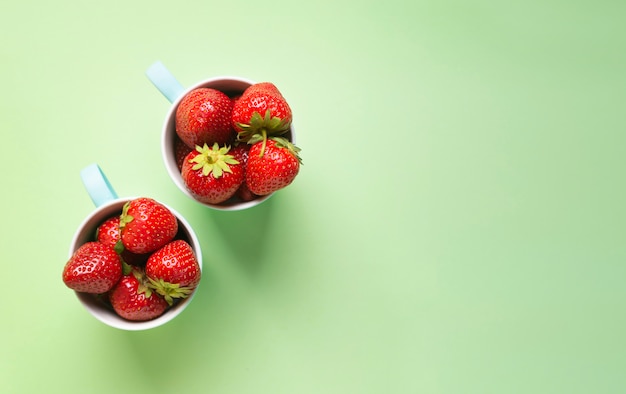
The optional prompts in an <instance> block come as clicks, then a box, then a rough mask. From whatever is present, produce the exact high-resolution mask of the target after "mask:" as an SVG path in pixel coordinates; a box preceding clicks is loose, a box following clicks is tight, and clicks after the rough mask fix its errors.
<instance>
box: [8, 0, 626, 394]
mask: <svg viewBox="0 0 626 394" xmlns="http://www.w3.org/2000/svg"><path fill="white" fill-rule="evenodd" d="M157 4H158V5H157ZM625 16H626V3H625V2H623V1H617V0H615V1H606V0H605V1H590V0H589V1H586V2H569V1H559V2H555V1H551V2H543V1H538V0H535V1H532V2H528V1H514V2H504V1H503V2H496V1H480V2H464V1H444V2H441V1H433V2H424V1H407V0H391V1H384V2H373V1H369V2H360V1H351V2H347V1H327V0H323V1H318V2H292V1H282V2H281V1H274V0H270V1H267V2H263V3H260V2H259V3H257V4H253V3H252V2H249V3H247V2H244V1H223V2H207V1H197V2H194V3H190V2H187V1H175V2H161V3H159V2H147V1H146V2H137V1H117V0H115V1H109V2H93V4H89V5H87V2H80V1H73V2H72V1H68V0H62V1H59V2H43V1H41V2H39V3H37V2H32V1H20V2H10V3H8V4H3V6H2V11H1V12H0V32H1V33H2V37H3V38H2V45H1V46H0V64H1V65H0V67H1V68H0V70H1V76H0V78H1V81H0V86H1V88H2V91H3V94H2V95H0V104H1V106H0V111H1V112H0V124H1V125H2V137H3V138H2V143H1V144H0V149H1V152H0V160H1V163H2V169H3V175H2V183H3V186H2V190H3V194H2V202H3V203H4V204H3V205H4V208H5V209H4V217H3V225H2V226H0V228H1V230H0V231H1V237H0V239H1V240H2V250H3V257H2V272H3V286H2V292H3V295H4V296H3V298H2V301H1V303H0V306H1V308H2V309H1V312H2V313H1V316H2V325H0V327H1V328H0V330H1V332H0V333H1V336H0V338H1V339H0V341H1V342H0V349H1V351H2V357H1V358H0V360H1V361H0V384H1V387H0V391H1V392H2V393H18V394H22V393H34V392H43V391H46V392H65V393H135V394H141V393H176V392H184V393H189V394H190V393H209V392H210V393H236V394H246V393H272V394H275V393H290V394H291V393H298V394H304V393H333V394H334V393H446V394H447V393H463V394H468V393H476V394H485V393H498V394H500V393H623V392H624V390H625V388H626V311H625V310H626V308H625V307H626V287H625V286H624V280H625V278H626V268H625V262H626V244H625V242H624V241H625V239H624V235H625V234H626V232H625V219H626V209H625V208H624V201H625V197H626V186H625V185H624V168H625V164H626V148H625V147H626V136H625V132H626V127H625V126H626V121H625V115H624V112H625V111H624V106H625V105H624V104H625V103H626V50H625V49H626V28H625V27H624V17H625ZM155 60H161V61H163V62H164V64H166V66H167V67H168V68H169V69H170V70H171V71H172V72H173V73H174V74H175V75H176V76H177V78H178V79H179V80H180V82H181V83H183V85H185V86H189V85H191V84H193V83H195V82H197V81H199V80H202V79H205V78H209V77H212V76H217V75H238V76H243V77H247V78H251V79H254V80H258V81H260V80H268V81H273V82H275V83H276V85H277V86H278V87H279V88H280V89H281V90H282V91H283V93H284V95H285V96H286V97H287V98H288V100H289V101H290V104H291V106H292V108H293V111H294V113H295V127H296V130H297V133H298V144H299V145H300V146H301V148H302V150H303V151H302V155H303V159H304V163H305V164H304V167H303V168H302V171H301V174H300V175H299V177H298V178H297V180H296V182H295V183H294V184H293V185H292V186H290V187H289V188H288V189H285V190H283V191H281V192H279V193H277V194H276V195H275V196H274V197H272V198H271V199H270V200H269V201H268V202H267V203H265V204H264V205H262V206H259V207H257V208H254V209H252V210H250V211H247V212H237V213H221V212H214V211H210V210H207V209H206V208H204V207H202V206H200V205H198V204H195V203H194V202H193V201H191V200H189V199H187V198H186V197H185V196H183V194H182V193H180V192H179V191H178V189H176V187H175V186H174V184H173V183H172V182H170V180H169V178H168V176H167V174H166V172H165V168H164V166H163V164H162V161H161V155H160V151H159V149H160V130H161V125H162V121H163V119H164V117H165V114H166V112H167V110H168V103H167V101H166V100H165V99H164V98H163V97H162V96H161V95H160V93H159V92H158V91H157V90H156V89H155V88H154V87H153V86H152V85H151V83H150V82H149V81H148V80H147V78H146V77H145V76H144V74H143V72H144V70H145V69H146V68H147V67H148V66H149V65H150V64H151V63H152V62H154V61H155ZM93 161H96V162H98V163H99V164H100V165H101V166H102V168H103V169H104V171H105V173H106V174H107V176H108V177H109V179H110V180H111V182H112V183H113V185H114V186H115V188H116V190H117V192H118V193H119V194H120V196H131V195H142V194H143V195H148V196H151V197H154V198H157V199H160V200H162V201H163V202H165V203H167V204H169V205H172V206H173V207H175V208H176V209H177V210H178V211H179V212H181V213H182V214H183V215H185V216H186V218H187V219H188V220H189V222H190V223H191V224H192V225H193V226H194V227H195V229H196V231H197V233H198V235H199V237H200V239H201V242H202V247H203V253H204V256H205V260H204V279H203V281H202V284H201V287H200V288H199V290H198V293H197V295H196V298H195V299H194V300H193V302H192V303H191V305H190V306H189V308H188V309H187V310H186V311H185V312H184V313H183V314H182V315H181V316H179V318H177V319H176V320H175V321H173V322H171V323H169V324H167V325H165V326H163V327H160V328H157V329H154V330H151V331H146V332H124V331H119V330H116V329H112V328H109V327H107V326H104V325H103V324H101V323H99V322H98V321H96V320H95V319H93V318H92V317H91V316H90V315H88V313H87V312H86V311H85V310H84V309H83V308H82V307H81V305H80V304H79V303H78V301H77V300H76V298H75V297H74V295H73V294H72V293H71V291H69V289H67V288H65V286H64V285H63V283H62V281H61V271H62V267H63V265H64V264H65V261H66V259H67V249H68V246H69V242H70V240H71V237H72V235H73V233H74V231H75V229H76V227H77V226H78V224H79V223H80V222H81V221H82V219H83V218H84V217H85V216H86V215H87V214H88V213H89V212H90V211H91V210H92V209H93V206H92V204H91V201H90V200H89V198H88V196H87V194H86V192H85V191H84V189H83V186H82V185H81V183H80V179H79V175H78V174H79V171H80V169H81V168H83V167H84V166H85V165H87V164H89V163H91V162H93Z"/></svg>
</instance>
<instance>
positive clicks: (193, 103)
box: [176, 88, 233, 148]
mask: <svg viewBox="0 0 626 394" xmlns="http://www.w3.org/2000/svg"><path fill="white" fill-rule="evenodd" d="M232 109H233V103H232V101H231V100H230V98H229V97H228V96H227V95H226V94H224V93H223V92H220V91H219V90H215V89H210V88H198V89H194V90H192V91H191V92H189V93H188V94H187V95H186V96H185V97H183V99H182V100H181V102H180V104H179V105H178V108H177V109H176V133H177V134H178V136H179V137H180V139H181V140H183V141H184V142H185V144H187V146H189V147H190V148H194V147H195V146H196V145H200V146H202V145H204V144H209V145H211V144H213V143H215V142H217V143H218V144H220V145H222V144H226V143H228V142H229V141H230V140H231V139H232V138H233V133H232V128H231V124H230V122H231V112H232Z"/></svg>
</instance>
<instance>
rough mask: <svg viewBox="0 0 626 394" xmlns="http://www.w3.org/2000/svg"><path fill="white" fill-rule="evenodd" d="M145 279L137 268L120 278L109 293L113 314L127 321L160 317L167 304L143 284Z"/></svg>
mask: <svg viewBox="0 0 626 394" xmlns="http://www.w3.org/2000/svg"><path fill="white" fill-rule="evenodd" d="M145 282H146V278H145V275H144V273H143V272H142V271H141V269H139V268H136V267H135V268H133V270H132V271H131V273H130V274H128V275H124V276H122V278H121V279H120V281H119V282H118V283H117V284H116V285H115V287H113V289H112V290H111V292H110V293H109V301H110V302H111V306H112V307H113V310H115V313H117V314H118V315H119V316H121V317H123V318H124V319H127V320H132V321H145V320H152V319H154V318H157V317H159V316H161V315H162V314H163V313H164V312H165V310H166V309H167V308H168V306H169V305H168V303H167V302H166V301H165V299H163V297H161V296H159V295H158V294H157V293H156V292H154V291H152V289H151V288H149V287H148V286H146V284H145Z"/></svg>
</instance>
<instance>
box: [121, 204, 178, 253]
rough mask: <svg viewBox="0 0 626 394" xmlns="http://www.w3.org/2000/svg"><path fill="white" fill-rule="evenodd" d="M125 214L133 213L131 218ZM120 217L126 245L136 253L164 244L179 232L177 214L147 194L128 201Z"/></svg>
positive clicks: (123, 239) (146, 251) (123, 240)
mask: <svg viewBox="0 0 626 394" xmlns="http://www.w3.org/2000/svg"><path fill="white" fill-rule="evenodd" d="M125 217H132V220H130V221H128V222H126V220H127V219H125ZM120 221H121V225H120V226H121V230H120V231H121V239H122V243H123V244H124V248H126V249H127V250H129V251H130V252H131V253H135V254H145V253H151V252H154V251H155V250H157V249H159V248H162V247H163V246H164V245H165V244H167V243H168V242H170V241H171V240H172V239H174V237H175V236H176V233H177V232H178V220H177V219H176V216H174V214H173V213H172V212H171V211H170V210H169V209H168V208H167V207H166V206H164V205H163V204H161V203H159V202H158V201H155V200H153V199H151V198H147V197H140V198H136V199H134V200H132V201H129V202H128V205H127V206H126V207H125V208H124V212H123V213H122V215H121V216H120Z"/></svg>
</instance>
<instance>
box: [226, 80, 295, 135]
mask: <svg viewBox="0 0 626 394" xmlns="http://www.w3.org/2000/svg"><path fill="white" fill-rule="evenodd" d="M291 119H292V115H291V108H289V104H287V101H286V100H285V98H284V97H283V95H282V94H281V93H280V91H279V90H278V88H276V86H275V85H274V84H272V83H270V82H260V83H256V84H253V85H251V86H250V87H248V88H247V89H246V90H245V91H244V92H243V94H242V95H241V97H240V98H239V99H237V100H236V101H235V105H234V106H233V110H232V122H233V127H234V128H235V130H236V131H237V132H238V135H237V139H238V140H240V141H249V140H250V138H252V136H254V135H258V136H259V138H261V139H266V138H267V136H275V135H281V134H284V133H286V132H287V131H288V130H289V127H290V125H291Z"/></svg>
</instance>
